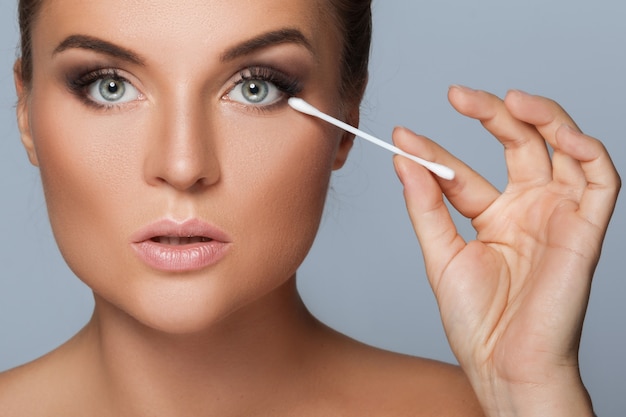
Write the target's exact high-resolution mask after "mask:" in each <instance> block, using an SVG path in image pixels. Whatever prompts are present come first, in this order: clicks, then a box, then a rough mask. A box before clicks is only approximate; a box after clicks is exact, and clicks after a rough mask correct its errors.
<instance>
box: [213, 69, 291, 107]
mask: <svg viewBox="0 0 626 417" xmlns="http://www.w3.org/2000/svg"><path fill="white" fill-rule="evenodd" d="M249 80H260V81H265V82H269V83H271V84H273V85H274V86H275V87H276V88H277V89H278V90H279V91H280V92H281V94H283V96H284V97H283V98H281V99H280V100H278V101H276V102H273V103H270V104H265V105H264V104H259V105H255V104H253V103H250V104H245V103H240V102H238V101H235V100H231V99H230V97H229V94H230V93H231V92H232V91H233V90H234V89H235V88H237V87H238V86H239V85H241V84H243V83H244V82H246V81H249ZM229 84H230V87H229V88H228V90H227V91H226V92H225V93H224V94H223V95H222V99H224V100H228V101H232V102H234V103H236V104H240V105H241V106H242V107H246V108H250V109H254V110H270V109H271V108H273V107H274V106H276V105H279V104H282V103H286V99H287V98H289V97H293V96H295V95H298V94H299V93H300V92H301V91H302V89H303V85H302V82H301V81H300V79H299V77H297V76H293V75H290V74H288V73H286V72H284V71H281V70H279V69H276V68H274V67H271V66H267V65H252V66H248V67H245V68H243V69H241V70H239V71H238V72H237V73H236V74H235V75H234V76H233V77H231V79H230V81H229Z"/></svg>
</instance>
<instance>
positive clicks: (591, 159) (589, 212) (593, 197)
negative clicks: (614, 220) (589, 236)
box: [555, 124, 621, 231]
mask: <svg viewBox="0 0 626 417" xmlns="http://www.w3.org/2000/svg"><path fill="white" fill-rule="evenodd" d="M555 139H556V145H557V146H558V147H559V148H560V149H561V150H562V152H563V153H564V154H565V155H567V156H568V157H569V158H571V159H573V160H575V161H577V162H578V161H579V164H580V165H579V166H580V168H581V170H582V171H583V173H584V175H585V179H586V182H587V185H586V187H585V189H584V192H583V195H582V198H581V200H580V203H579V213H580V215H582V216H583V217H585V218H586V219H587V220H588V221H589V222H590V223H592V224H594V225H596V226H597V227H599V228H600V230H602V231H604V229H606V227H607V225H608V223H609V220H610V218H611V215H612V214H613V210H614V208H615V203H616V200H617V195H618V193H619V189H620V187H621V180H620V177H619V174H618V173H617V170H616V169H615V165H614V164H613V162H612V161H611V158H610V156H609V154H608V152H607V151H606V148H605V147H604V145H602V143H601V142H600V141H598V140H597V139H594V138H591V137H589V136H587V135H584V134H583V133H581V132H580V131H578V130H576V129H574V128H572V127H570V126H569V125H567V124H565V125H563V126H561V127H560V128H558V129H557V131H556V132H555Z"/></svg>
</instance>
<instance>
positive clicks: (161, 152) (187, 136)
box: [144, 97, 220, 191]
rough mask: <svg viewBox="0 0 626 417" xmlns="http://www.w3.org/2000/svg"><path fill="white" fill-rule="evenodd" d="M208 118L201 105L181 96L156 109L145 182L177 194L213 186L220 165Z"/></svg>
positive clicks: (148, 149)
mask: <svg viewBox="0 0 626 417" xmlns="http://www.w3.org/2000/svg"><path fill="white" fill-rule="evenodd" d="M210 119H211V118H210V116H209V115H208V114H207V111H206V109H205V108H204V106H203V104H202V103H199V102H192V100H189V99H188V98H187V99H186V98H185V97H179V98H178V99H176V100H168V102H167V103H166V104H164V105H163V106H157V109H156V110H155V113H154V120H155V122H154V124H153V126H154V129H153V132H154V137H153V138H150V139H149V140H148V146H147V152H146V158H145V167H144V172H145V176H146V181H147V182H148V183H150V184H152V185H156V184H167V185H168V186H170V187H173V188H175V189H177V190H180V191H191V190H197V189H202V188H204V187H207V186H210V185H212V184H215V183H217V182H218V181H219V178H220V166H219V158H218V155H217V149H216V148H217V144H216V143H215V140H212V138H213V139H214V136H213V135H212V134H211V121H210Z"/></svg>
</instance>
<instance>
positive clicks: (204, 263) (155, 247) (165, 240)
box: [131, 219, 230, 272]
mask: <svg viewBox="0 0 626 417" xmlns="http://www.w3.org/2000/svg"><path fill="white" fill-rule="evenodd" d="M131 241H132V244H131V246H132V247H133V249H134V251H135V253H136V254H137V255H138V257H139V259H141V260H142V261H143V262H144V263H145V264H146V265H148V266H149V267H151V268H153V269H156V270H159V271H163V272H190V271H197V270H200V269H203V268H207V267H209V266H211V265H215V264H216V263H218V262H219V261H220V260H221V259H222V258H223V257H224V256H225V255H226V253H227V252H228V249H229V247H230V239H229V238H228V236H227V235H226V234H225V233H224V232H223V231H221V230H219V229H218V228H217V227H215V226H212V225H210V224H208V223H205V222H203V221H201V220H197V219H192V220H187V221H185V222H182V223H180V222H176V221H174V220H161V221H158V222H156V223H153V224H150V225H148V226H146V227H144V228H142V229H141V230H139V231H138V232H137V233H135V234H134V235H133V237H132V239H131Z"/></svg>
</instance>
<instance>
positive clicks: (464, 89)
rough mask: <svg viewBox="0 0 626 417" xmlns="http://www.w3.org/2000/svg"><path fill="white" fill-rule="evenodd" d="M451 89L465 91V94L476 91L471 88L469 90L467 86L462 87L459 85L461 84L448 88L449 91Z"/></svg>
mask: <svg viewBox="0 0 626 417" xmlns="http://www.w3.org/2000/svg"><path fill="white" fill-rule="evenodd" d="M452 88H456V89H459V90H461V91H465V92H467V93H473V92H475V91H476V90H474V89H473V88H470V87H467V86H464V85H461V84H452V85H451V86H450V87H449V89H452Z"/></svg>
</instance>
